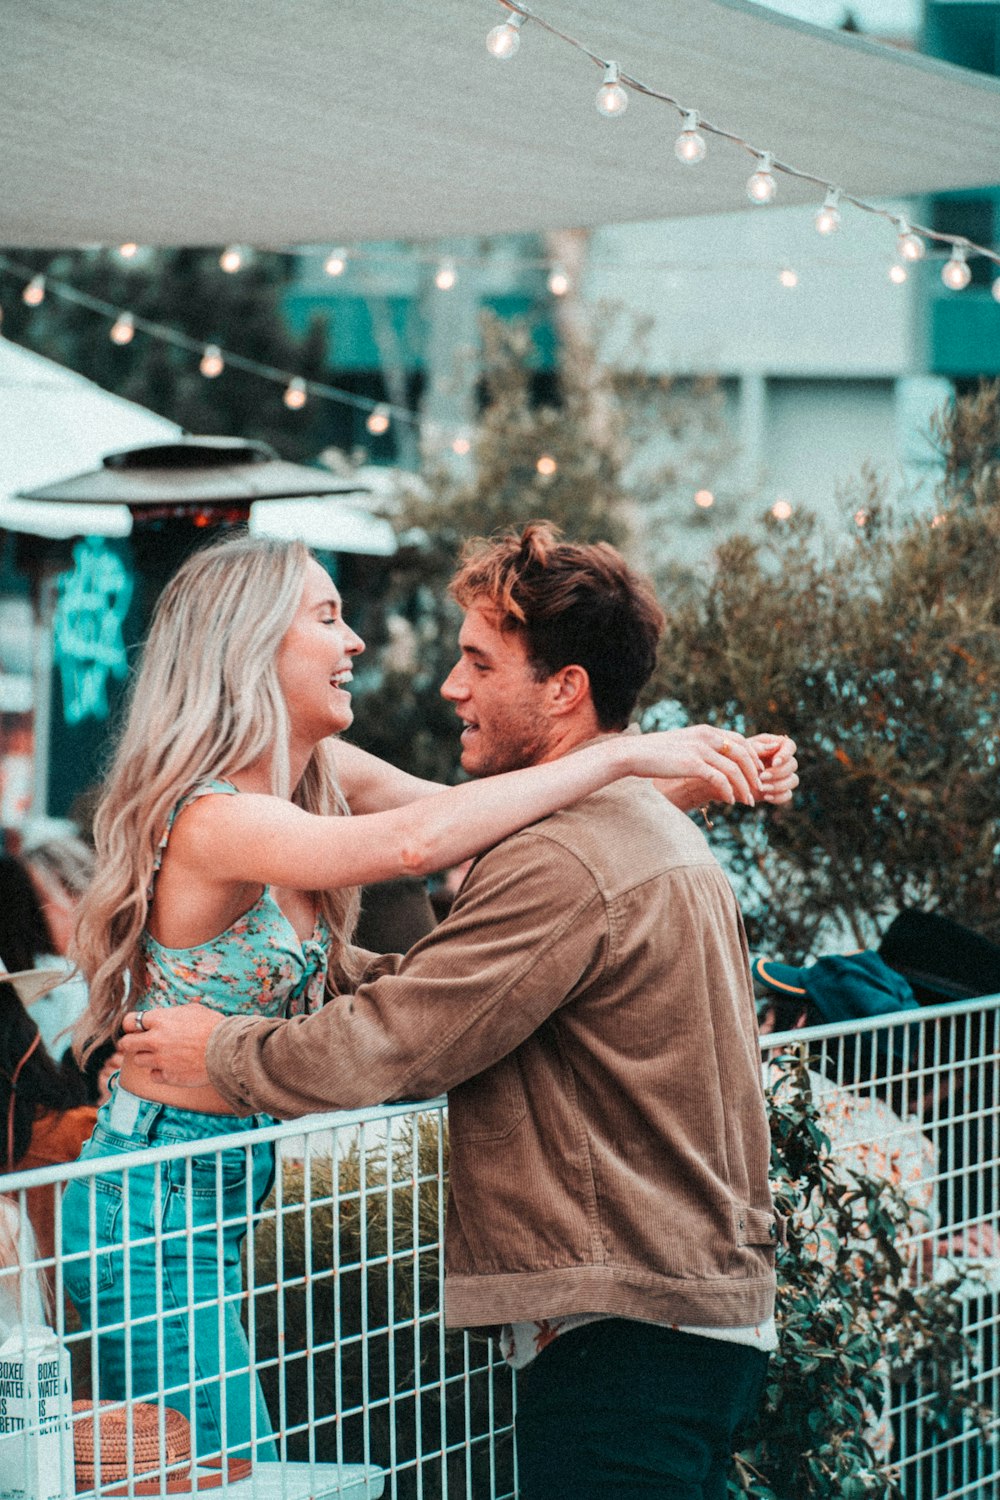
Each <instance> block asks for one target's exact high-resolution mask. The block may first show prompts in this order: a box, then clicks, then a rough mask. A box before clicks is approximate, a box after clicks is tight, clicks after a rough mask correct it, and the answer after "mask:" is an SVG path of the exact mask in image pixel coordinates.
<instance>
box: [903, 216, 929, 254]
mask: <svg viewBox="0 0 1000 1500" xmlns="http://www.w3.org/2000/svg"><path fill="white" fill-rule="evenodd" d="M896 228H897V229H898V230H899V238H898V239H897V241H896V249H897V250H898V251H899V253H900V255H901V256H902V257H903V259H904V260H923V258H924V255H925V253H926V250H927V246H926V245H925V244H924V242H923V240H922V239H921V238H920V236H919V234H914V232H913V230H912V229H911V228H910V226H909V224H908V223H907V221H906V220H905V219H897V220H896Z"/></svg>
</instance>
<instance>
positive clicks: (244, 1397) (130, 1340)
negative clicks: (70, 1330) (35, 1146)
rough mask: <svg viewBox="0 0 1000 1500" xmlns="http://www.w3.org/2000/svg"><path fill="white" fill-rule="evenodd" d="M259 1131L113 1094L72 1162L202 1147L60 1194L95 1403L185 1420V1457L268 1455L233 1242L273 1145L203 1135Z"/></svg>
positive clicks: (259, 1193)
mask: <svg viewBox="0 0 1000 1500" xmlns="http://www.w3.org/2000/svg"><path fill="white" fill-rule="evenodd" d="M270 1123H271V1122H270V1120H269V1119H268V1118H267V1117H266V1116H264V1117H262V1116H259V1115H258V1116H251V1117H249V1118H245V1119H244V1118H241V1117H240V1116H237V1115H211V1114H198V1113H196V1112H195V1111H194V1110H187V1109H177V1108H174V1107H173V1106H172V1105H168V1104H155V1103H153V1102H152V1101H151V1100H148V1099H140V1098H138V1097H137V1096H136V1095H135V1094H130V1093H129V1092H128V1091H127V1090H126V1089H123V1088H121V1087H120V1086H119V1087H116V1088H115V1089H114V1090H113V1093H112V1097H111V1100H110V1101H109V1102H108V1103H107V1104H105V1105H103V1106H102V1108H101V1109H100V1111H99V1113H98V1116H97V1126H96V1128H95V1130H94V1134H93V1135H92V1137H91V1138H90V1140H89V1141H88V1142H87V1144H86V1145H85V1146H84V1148H83V1150H82V1152H81V1153H80V1160H81V1161H83V1160H85V1159H89V1158H95V1157H115V1156H122V1155H126V1154H127V1153H129V1152H134V1151H142V1150H144V1149H146V1148H147V1147H150V1146H165V1145H173V1144H175V1143H177V1142H181V1141H184V1142H191V1141H204V1143H205V1148H206V1149H205V1150H204V1152H202V1153H200V1154H198V1155H194V1156H191V1157H184V1158H180V1159H177V1160H174V1161H162V1162H159V1163H157V1164H155V1165H152V1166H142V1167H136V1168H133V1169H131V1170H128V1171H123V1170H122V1169H121V1168H116V1167H114V1166H113V1165H112V1163H111V1162H110V1161H109V1162H108V1165H107V1168H106V1170H104V1171H102V1172H101V1173H100V1174H99V1175H98V1176H96V1177H94V1178H90V1177H84V1178H78V1179H76V1180H75V1181H73V1182H70V1183H69V1184H68V1185H67V1188H66V1192H65V1195H64V1198H63V1241H62V1249H63V1270H64V1276H65V1283H66V1290H67V1291H68V1292H69V1295H70V1296H71V1298H72V1299H73V1302H74V1303H75V1305H76V1308H77V1310H78V1312H79V1314H80V1318H81V1320H82V1323H83V1326H84V1328H85V1329H87V1330H90V1331H93V1333H94V1335H95V1337H96V1342H97V1369H98V1372H99V1378H100V1389H99V1391H98V1390H95V1392H94V1396H95V1399H98V1398H99V1399H101V1400H105V1399H108V1398H110V1399H113V1400H125V1399H131V1400H133V1401H154V1402H156V1401H160V1400H161V1399H162V1401H163V1403H164V1405H165V1406H169V1407H173V1408H174V1409H175V1410H177V1411H180V1412H182V1413H183V1414H184V1415H185V1416H186V1417H187V1418H188V1419H189V1421H190V1422H191V1450H192V1458H198V1459H205V1458H208V1457H210V1456H212V1455H215V1454H219V1453H222V1454H225V1455H227V1456H229V1457H240V1458H251V1459H254V1460H258V1461H259V1460H266V1459H274V1458H276V1457H277V1453H276V1450H275V1446H274V1442H273V1436H272V1428H271V1422H270V1418H269V1416H268V1412H267V1407H266V1405H265V1403H264V1397H263V1392H262V1391H261V1388H260V1382H259V1381H258V1379H257V1376H256V1373H255V1371H254V1370H253V1368H252V1367H251V1362H250V1352H249V1346H248V1344H247V1338H246V1334H245V1333H244V1330H243V1324H242V1321H241V1318H240V1308H241V1305H242V1303H243V1301H244V1295H243V1283H242V1274H241V1269H240V1248H241V1246H242V1243H243V1240H244V1237H245V1235H246V1233H247V1227H248V1224H249V1222H250V1214H251V1212H252V1211H253V1210H255V1209H256V1208H258V1207H259V1206H260V1204H261V1203H262V1202H263V1200H264V1198H265V1197H266V1196H267V1194H268V1192H269V1191H270V1189H271V1183H272V1181H273V1178H274V1150H273V1147H272V1146H271V1145H269V1144H265V1145H260V1144H258V1145H254V1146H251V1147H249V1148H239V1147H236V1148H234V1149H232V1150H226V1151H223V1152H221V1153H220V1152H218V1151H216V1150H213V1149H212V1138H213V1137H217V1136H220V1135H229V1134H232V1133H234V1132H239V1131H247V1130H253V1129H256V1128H257V1127H258V1126H260V1125H261V1124H270Z"/></svg>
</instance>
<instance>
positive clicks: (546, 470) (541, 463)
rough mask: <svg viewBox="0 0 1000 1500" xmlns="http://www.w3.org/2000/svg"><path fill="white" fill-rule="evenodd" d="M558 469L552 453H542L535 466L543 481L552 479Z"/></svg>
mask: <svg viewBox="0 0 1000 1500" xmlns="http://www.w3.org/2000/svg"><path fill="white" fill-rule="evenodd" d="M558 467H559V465H558V464H557V463H556V461H555V459H554V458H553V457H552V454H551V453H540V454H539V456H538V461H537V463H536V464H535V468H536V469H537V470H538V472H539V474H540V475H541V476H542V478H543V479H551V478H552V476H553V474H554V473H555V472H556V470H557V469H558Z"/></svg>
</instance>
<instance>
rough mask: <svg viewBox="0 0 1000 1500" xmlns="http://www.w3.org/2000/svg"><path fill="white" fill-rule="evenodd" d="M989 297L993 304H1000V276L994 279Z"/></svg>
mask: <svg viewBox="0 0 1000 1500" xmlns="http://www.w3.org/2000/svg"><path fill="white" fill-rule="evenodd" d="M990 295H991V296H992V298H993V301H994V302H1000V276H997V277H995V278H994V281H993V285H992V286H991V287H990Z"/></svg>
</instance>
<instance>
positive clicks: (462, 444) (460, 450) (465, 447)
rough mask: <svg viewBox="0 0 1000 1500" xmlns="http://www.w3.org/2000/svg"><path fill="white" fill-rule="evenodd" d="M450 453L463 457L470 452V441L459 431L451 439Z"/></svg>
mask: <svg viewBox="0 0 1000 1500" xmlns="http://www.w3.org/2000/svg"><path fill="white" fill-rule="evenodd" d="M451 451H452V453H457V454H458V456H459V458H464V457H465V455H466V454H467V453H471V452H472V443H471V442H470V441H469V439H468V438H467V437H465V436H464V434H462V433H459V435H458V437H457V438H453V439H452V444H451Z"/></svg>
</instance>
